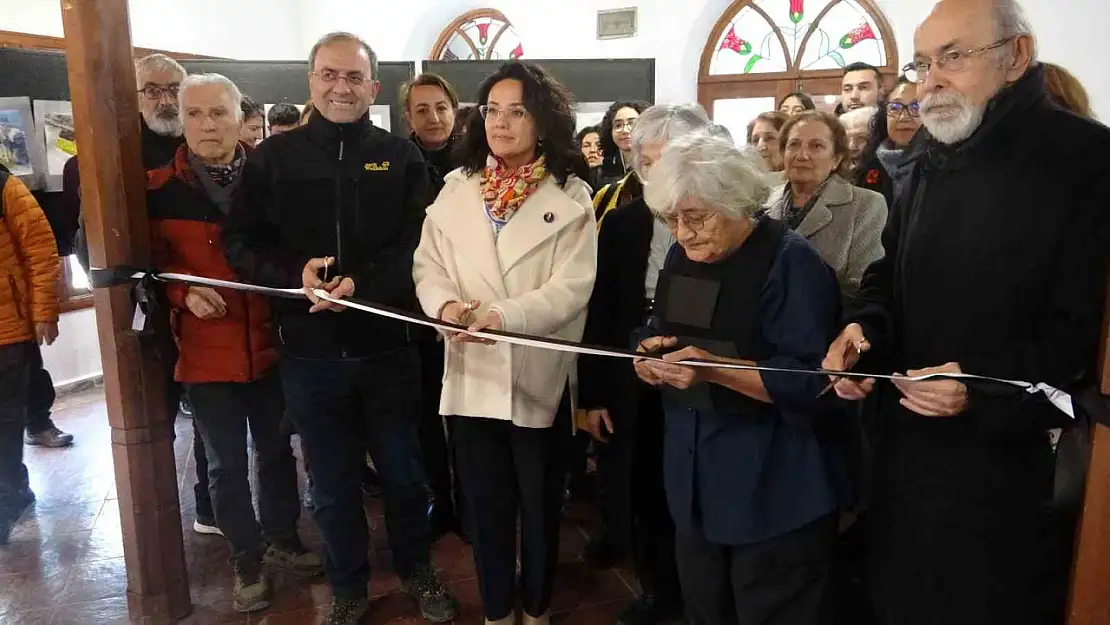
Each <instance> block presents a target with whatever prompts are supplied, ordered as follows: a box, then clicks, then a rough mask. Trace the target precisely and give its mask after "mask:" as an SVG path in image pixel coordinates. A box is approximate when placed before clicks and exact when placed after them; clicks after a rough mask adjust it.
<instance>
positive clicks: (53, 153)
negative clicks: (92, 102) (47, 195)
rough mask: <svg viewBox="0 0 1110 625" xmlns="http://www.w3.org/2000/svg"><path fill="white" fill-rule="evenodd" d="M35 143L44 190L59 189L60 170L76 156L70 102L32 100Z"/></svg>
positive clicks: (75, 140) (60, 187) (75, 138)
mask: <svg viewBox="0 0 1110 625" xmlns="http://www.w3.org/2000/svg"><path fill="white" fill-rule="evenodd" d="M31 106H32V108H33V109H34V113H35V128H36V130H37V133H38V142H39V143H40V144H41V146H42V149H43V156H44V158H43V163H44V165H45V167H44V168H43V172H42V176H43V186H44V188H45V189H46V190H47V191H61V190H62V168H64V167H65V164H66V161H68V160H69V159H71V158H73V157H74V156H75V155H76V154H77V137H76V135H75V134H74V126H73V103H72V102H69V101H66V100H35V101H34V102H32V103H31Z"/></svg>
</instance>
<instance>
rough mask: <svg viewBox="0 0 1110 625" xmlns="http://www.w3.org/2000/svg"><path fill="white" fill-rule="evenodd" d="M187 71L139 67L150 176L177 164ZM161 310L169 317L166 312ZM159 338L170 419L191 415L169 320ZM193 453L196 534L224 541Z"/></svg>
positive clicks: (149, 59)
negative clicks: (181, 100)
mask: <svg viewBox="0 0 1110 625" xmlns="http://www.w3.org/2000/svg"><path fill="white" fill-rule="evenodd" d="M185 76H186V72H185V68H184V67H181V65H180V64H179V63H178V62H177V61H175V60H173V59H171V58H170V57H168V56H166V55H164V54H151V55H148V56H144V57H143V58H141V59H139V60H137V61H135V84H136V86H137V87H138V91H137V95H138V98H139V114H140V117H139V125H140V128H141V131H142V158H143V169H144V170H146V171H151V170H154V169H158V168H159V167H162V166H164V165H167V164H169V163H171V162H172V161H173V157H174V154H175V153H176V152H177V148H178V146H180V145H181V144H182V143H184V142H185V139H184V137H183V132H184V126H183V124H182V122H181V116H180V114H179V111H178V102H177V92H178V89H179V88H180V87H181V82H182V81H183V80H185ZM78 158H79V157H77V156H74V157H73V158H72V159H70V160H69V161H68V162H67V163H66V167H67V168H69V167H72V168H73V169H72V170H71V172H72V173H73V175H72V176H71V177H70V178H67V180H66V183H67V184H69V183H70V182H72V184H73V186H74V187H76V188H77V192H75V193H68V194H67V195H68V197H69V198H71V201H75V202H77V203H78V204H79V203H80V201H81V196H80V184H81V179H80V176H79V175H77V172H78V171H79V170H78V169H77V163H76V161H77V159H78ZM71 210H72V211H73V213H75V214H78V215H80V227H79V229H78V231H77V237H76V241H75V243H74V247H75V248H76V251H77V258H78V260H79V262H80V263H81V265H82V266H83V267H84V268H85V270H86V271H87V270H88V268H89V245H88V240H87V239H86V238H85V217H84V214H82V213H81V207H80V205H78V206H77V207H76V208H74V209H71ZM161 310H163V311H168V310H169V308H168V307H167V306H162V307H161ZM156 325H157V326H158V327H159V332H158V333H157V334H156V336H155V341H156V342H157V345H158V351H159V358H160V359H161V361H162V363H163V364H164V365H165V371H166V398H165V399H166V406H167V408H166V410H167V412H168V413H169V414H170V415H171V416H176V415H177V413H178V411H179V408H180V409H183V410H184V411H185V412H186V413H191V410H192V408H190V407H189V404H188V399H187V398H186V396H185V394H184V392H183V391H182V388H181V385H180V384H179V383H178V382H176V381H175V380H174V374H173V370H174V363H176V362H177V346H176V345H175V344H174V341H173V337H172V336H171V335H170V333H169V321H168V318H166V319H160V320H156ZM193 453H194V454H195V455H196V464H197V483H196V485H195V486H194V488H193V494H194V496H195V497H196V504H197V505H196V519H195V520H194V522H193V530H194V531H196V532H197V533H199V534H214V535H220V534H221V532H220V530H219V528H218V527H216V521H215V512H214V511H213V509H212V499H211V497H210V496H209V494H208V459H207V456H206V455H205V453H204V444H203V443H202V442H201V440H200V436H194V444H193Z"/></svg>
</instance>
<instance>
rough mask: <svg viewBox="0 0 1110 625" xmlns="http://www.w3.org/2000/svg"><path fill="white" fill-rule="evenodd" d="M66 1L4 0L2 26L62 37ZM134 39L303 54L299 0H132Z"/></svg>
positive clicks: (236, 54)
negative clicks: (63, 10) (63, 3)
mask: <svg viewBox="0 0 1110 625" xmlns="http://www.w3.org/2000/svg"><path fill="white" fill-rule="evenodd" d="M61 6H62V3H61V0H0V30H11V31H16V32H24V33H32V34H36V35H50V36H54V37H62V36H64V35H63V32H62V9H61ZM128 6H129V8H130V10H131V39H132V44H133V45H135V46H136V47H140V48H159V49H163V50H172V51H175V52H189V53H193V54H207V55H210V56H223V57H230V58H238V59H288V58H300V57H301V56H302V51H301V47H300V45H299V44H300V40H301V37H302V36H303V35H302V29H301V26H300V24H299V22H300V19H299V18H300V14H299V11H300V5H299V2H298V1H297V0H284V1H282V0H129V2H128Z"/></svg>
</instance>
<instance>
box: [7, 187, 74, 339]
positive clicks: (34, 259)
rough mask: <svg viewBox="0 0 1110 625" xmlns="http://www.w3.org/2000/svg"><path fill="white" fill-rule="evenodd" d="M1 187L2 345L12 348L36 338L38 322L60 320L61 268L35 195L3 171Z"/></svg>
mask: <svg viewBox="0 0 1110 625" xmlns="http://www.w3.org/2000/svg"><path fill="white" fill-rule="evenodd" d="M0 185H2V188H3V192H2V193H3V200H2V201H3V218H2V219H0V276H2V277H0V279H2V282H0V345H11V344H13V343H22V342H24V341H31V340H34V338H35V324H36V323H56V322H57V321H58V295H57V292H56V290H55V289H56V288H57V285H58V278H59V276H60V275H61V270H62V265H61V263H60V262H59V261H58V247H57V244H55V242H54V232H53V231H52V230H51V229H50V223H49V222H48V221H46V215H45V214H44V213H43V212H42V209H41V208H39V203H38V202H36V201H35V198H34V196H32V195H31V192H30V191H29V190H27V187H26V186H24V185H23V183H22V182H20V181H19V178H17V177H15V176H13V175H11V174H9V173H7V172H5V171H0Z"/></svg>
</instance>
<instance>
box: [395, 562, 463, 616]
mask: <svg viewBox="0 0 1110 625" xmlns="http://www.w3.org/2000/svg"><path fill="white" fill-rule="evenodd" d="M401 592H403V593H405V594H406V595H408V596H410V597H412V598H413V599H415V600H416V603H417V605H419V606H420V616H422V617H424V619H425V620H428V621H431V622H432V623H446V622H447V621H450V620H452V619H454V618H455V617H456V616H457V615H458V613H459V602H458V600H456V599H455V596H454V595H452V594H451V591H449V590H447V587H446V586H444V585H443V583H442V582H440V581H439V578H438V577H436V574H435V571H433V570H432V567H430V566H427V565H424V566H421V567H418V568H417V569H416V570H415V571H414V572H413V574H412V575H410V576H408V577H407V578H406V579H404V580H401Z"/></svg>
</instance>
